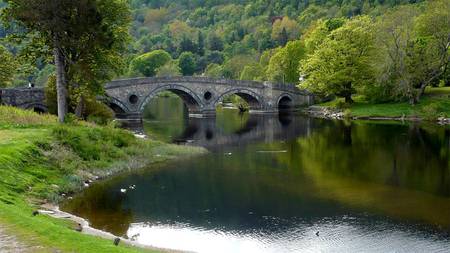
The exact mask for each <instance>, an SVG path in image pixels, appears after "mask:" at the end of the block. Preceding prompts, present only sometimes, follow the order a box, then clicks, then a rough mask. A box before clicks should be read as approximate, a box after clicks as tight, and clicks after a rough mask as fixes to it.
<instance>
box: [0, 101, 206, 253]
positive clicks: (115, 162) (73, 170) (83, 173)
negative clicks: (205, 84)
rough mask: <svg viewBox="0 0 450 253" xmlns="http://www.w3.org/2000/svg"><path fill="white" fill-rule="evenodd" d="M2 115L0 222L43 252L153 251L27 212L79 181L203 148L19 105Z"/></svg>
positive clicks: (0, 110)
mask: <svg viewBox="0 0 450 253" xmlns="http://www.w3.org/2000/svg"><path fill="white" fill-rule="evenodd" d="M0 115H2V117H0V173H1V175H2V176H1V177H0V224H1V225H2V226H5V227H7V228H8V232H9V233H12V234H14V235H16V236H17V237H18V238H19V239H20V240H21V242H23V243H25V244H27V245H29V246H39V251H42V252H52V251H55V250H58V251H63V252H92V253H94V252H152V251H147V250H143V249H136V248H133V247H129V246H125V245H123V244H121V245H119V246H114V245H113V244H112V242H111V241H110V240H104V239H100V238H98V237H94V236H89V235H85V234H81V233H79V232H76V231H74V230H73V228H74V227H75V225H76V224H72V223H71V222H67V221H62V220H59V219H54V218H50V217H48V216H45V215H39V216H32V215H31V213H32V212H33V211H34V210H36V208H38V207H39V206H38V204H37V203H42V202H51V201H55V202H57V201H61V200H62V198H61V197H60V196H61V194H62V193H65V194H67V193H74V192H78V191H80V190H82V189H83V188H84V186H83V182H84V181H85V180H88V179H92V177H93V176H94V175H98V176H104V175H106V174H110V173H117V172H120V171H123V170H129V169H130V167H129V165H130V164H134V166H136V167H135V168H136V169H137V167H139V166H144V165H145V164H147V163H149V162H158V161H164V160H167V159H173V158H176V157H180V156H181V155H189V154H199V153H202V152H204V151H203V150H202V149H198V148H194V147H190V148H187V147H182V146H175V145H168V144H164V143H159V142H154V141H150V140H140V139H136V138H135V137H134V136H133V135H132V134H131V133H130V132H127V131H125V130H121V129H115V128H112V127H110V126H108V127H98V126H94V125H92V124H88V123H84V122H81V123H79V124H78V125H63V126H61V125H57V119H56V117H54V116H50V115H40V114H37V113H34V112H32V111H25V110H20V109H17V108H11V107H1V106H0ZM3 116H4V117H3ZM17 124H21V127H20V128H18V127H17ZM11 126H14V127H11ZM92 152H95V153H97V154H94V153H92ZM157 154H158V155H159V156H157ZM130 161H133V163H132V162H130ZM30 200H32V201H33V203H30ZM33 248H34V249H36V248H38V247H33Z"/></svg>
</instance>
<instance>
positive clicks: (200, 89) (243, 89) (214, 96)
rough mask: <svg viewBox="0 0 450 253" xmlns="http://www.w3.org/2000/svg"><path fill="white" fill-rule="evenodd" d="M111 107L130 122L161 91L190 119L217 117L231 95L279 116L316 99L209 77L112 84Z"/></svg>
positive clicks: (290, 89) (281, 87) (290, 88)
mask: <svg viewBox="0 0 450 253" xmlns="http://www.w3.org/2000/svg"><path fill="white" fill-rule="evenodd" d="M105 90H106V95H107V96H108V103H109V105H110V107H111V108H112V109H113V110H114V111H115V112H116V113H118V114H119V115H124V116H126V117H127V118H130V117H131V118H133V117H134V116H135V117H140V115H142V112H143V111H144V108H145V106H146V105H147V103H148V102H149V101H150V100H152V98H154V97H155V96H157V95H158V93H160V92H162V91H171V92H173V93H175V94H177V95H178V96H179V97H180V98H181V99H183V101H184V103H185V104H186V105H187V107H188V109H189V114H190V115H214V114H215V112H216V107H217V105H219V104H220V103H221V102H222V100H223V99H224V98H225V97H227V96H229V95H233V94H235V95H238V96H239V97H241V98H243V99H244V100H245V101H246V102H247V103H248V104H249V106H250V112H264V113H267V112H278V111H279V110H286V109H293V108H296V107H299V106H302V105H310V104H312V102H313V95H312V94H311V93H309V92H307V91H304V90H300V89H298V88H297V87H296V86H295V85H291V84H276V83H269V82H264V83H262V82H254V81H237V80H227V79H211V78H206V77H170V78H168V77H162V78H135V79H124V80H117V81H113V82H110V83H108V84H107V85H106V87H105Z"/></svg>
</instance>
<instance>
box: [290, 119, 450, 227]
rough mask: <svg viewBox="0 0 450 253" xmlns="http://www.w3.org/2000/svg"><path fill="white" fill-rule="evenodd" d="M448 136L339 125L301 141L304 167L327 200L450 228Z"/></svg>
mask: <svg viewBox="0 0 450 253" xmlns="http://www.w3.org/2000/svg"><path fill="white" fill-rule="evenodd" d="M445 131H446V130H444V129H439V128H435V129H432V131H429V130H428V129H425V128H421V127H418V126H410V127H409V129H407V131H405V127H403V126H401V125H377V124H358V123H354V124H352V126H345V125H344V124H342V123H336V125H335V126H329V127H326V128H323V129H322V130H321V131H316V132H314V133H313V134H312V135H311V136H310V137H308V138H300V139H298V143H299V144H300V147H301V148H300V152H299V153H298V155H299V157H300V159H299V161H300V162H301V167H302V168H303V170H304V171H305V173H306V174H307V175H308V176H309V177H311V179H312V180H313V181H314V182H315V185H316V187H317V188H318V189H319V191H320V192H322V193H323V194H322V197H324V198H328V199H336V200H338V201H340V202H344V203H345V204H348V205H353V206H357V207H361V208H364V209H369V210H372V211H376V212H382V213H384V214H389V215H393V216H397V217H400V218H413V219H416V220H422V221H428V222H431V223H436V224H444V225H446V226H450V216H449V215H448V214H449V213H450V201H449V197H450V178H449V176H450V170H449V167H448V160H449V147H448V146H446V145H444V144H445V142H448V135H446V134H445ZM436 206H439V207H440V208H435V207H436Z"/></svg>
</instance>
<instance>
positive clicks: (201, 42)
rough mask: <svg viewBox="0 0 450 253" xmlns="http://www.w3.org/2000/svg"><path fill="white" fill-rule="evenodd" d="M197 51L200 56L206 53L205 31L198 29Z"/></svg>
mask: <svg viewBox="0 0 450 253" xmlns="http://www.w3.org/2000/svg"><path fill="white" fill-rule="evenodd" d="M197 53H198V55H200V56H203V55H204V54H205V38H204V37H203V33H202V32H201V31H198V36H197Z"/></svg>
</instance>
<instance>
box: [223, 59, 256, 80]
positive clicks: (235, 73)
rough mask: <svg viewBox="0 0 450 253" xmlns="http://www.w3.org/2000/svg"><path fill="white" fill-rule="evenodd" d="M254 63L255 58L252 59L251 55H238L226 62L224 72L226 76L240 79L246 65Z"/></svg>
mask: <svg viewBox="0 0 450 253" xmlns="http://www.w3.org/2000/svg"><path fill="white" fill-rule="evenodd" d="M254 63H255V59H252V57H251V56H249V55H236V56H233V57H232V58H230V59H228V60H227V61H226V62H225V64H224V65H223V67H222V73H223V75H224V77H225V78H229V79H239V77H240V76H241V73H242V71H243V70H244V67H245V66H247V65H250V64H254Z"/></svg>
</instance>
